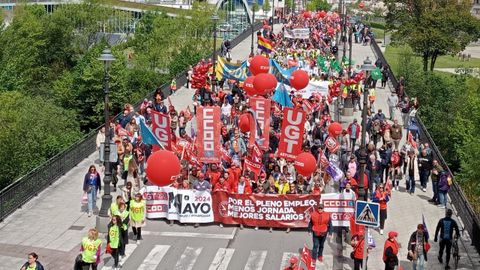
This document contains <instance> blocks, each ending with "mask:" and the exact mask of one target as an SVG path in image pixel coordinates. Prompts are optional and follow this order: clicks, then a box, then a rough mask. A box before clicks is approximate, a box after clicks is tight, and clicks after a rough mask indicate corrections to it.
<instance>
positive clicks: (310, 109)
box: [302, 99, 313, 114]
mask: <svg viewBox="0 0 480 270" xmlns="http://www.w3.org/2000/svg"><path fill="white" fill-rule="evenodd" d="M302 107H303V109H304V110H305V111H306V112H307V113H308V114H311V113H313V105H312V103H310V101H308V100H306V99H304V100H303V104H302Z"/></svg>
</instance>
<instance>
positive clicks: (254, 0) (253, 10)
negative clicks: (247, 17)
mask: <svg viewBox="0 0 480 270" xmlns="http://www.w3.org/2000/svg"><path fill="white" fill-rule="evenodd" d="M256 4H257V1H256V0H253V2H252V21H251V22H250V25H251V26H252V43H251V44H250V55H252V56H253V33H254V32H255V29H253V27H254V25H255V6H256Z"/></svg>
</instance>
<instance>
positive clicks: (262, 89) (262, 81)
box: [253, 73, 277, 95]
mask: <svg viewBox="0 0 480 270" xmlns="http://www.w3.org/2000/svg"><path fill="white" fill-rule="evenodd" d="M253 87H255V91H256V92H257V94H258V95H266V94H268V93H270V92H272V91H273V90H274V89H275V87H277V78H275V76H274V75H273V74H270V73H260V74H258V75H257V76H255V79H254V80H253Z"/></svg>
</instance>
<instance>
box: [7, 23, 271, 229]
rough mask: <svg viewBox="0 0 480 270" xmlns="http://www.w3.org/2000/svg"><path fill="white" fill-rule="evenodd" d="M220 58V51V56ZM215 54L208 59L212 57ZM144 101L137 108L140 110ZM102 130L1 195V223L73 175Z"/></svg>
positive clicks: (164, 87)
mask: <svg viewBox="0 0 480 270" xmlns="http://www.w3.org/2000/svg"><path fill="white" fill-rule="evenodd" d="M253 27H254V31H258V30H259V29H260V28H261V27H262V23H261V22H258V23H256V24H254V25H253ZM251 32H252V30H251V28H248V29H247V30H245V31H244V32H242V33H241V34H240V35H238V36H237V37H236V38H234V39H233V40H231V45H232V48H234V47H236V46H237V45H238V44H240V42H242V41H243V40H245V39H246V38H249V37H250V35H251ZM216 53H217V55H219V53H220V52H219V51H217V52H216ZM212 55H213V53H212V54H211V55H209V56H208V57H212ZM185 73H186V72H185V71H184V72H182V73H181V74H180V75H178V76H176V81H177V85H185V84H186V82H187V78H186V75H185ZM160 88H161V90H162V92H163V94H164V96H169V95H170V82H168V83H165V84H163V85H162V86H160ZM154 93H155V91H153V92H151V93H150V94H149V95H148V96H147V97H146V98H149V99H151V98H152V97H153V95H154ZM142 101H143V99H142V100H140V101H138V102H137V103H136V104H135V108H136V109H137V110H138V108H139V107H140V104H141V103H142ZM101 127H103V125H102V126H100V127H98V128H96V129H95V130H92V131H91V132H90V133H89V134H87V135H85V136H84V137H83V138H82V139H80V140H79V141H77V142H76V143H74V144H73V145H71V146H70V147H68V148H67V149H65V150H63V151H62V152H60V153H58V154H57V155H55V156H53V157H52V158H50V159H49V160H48V161H46V162H45V163H43V164H41V165H40V166H38V167H36V168H35V169H33V170H31V171H30V172H28V173H27V174H25V175H24V176H22V177H20V178H18V179H17V180H15V181H14V182H13V183H11V184H10V185H8V186H7V187H5V188H4V189H2V190H1V191H0V221H3V220H4V219H5V218H6V217H7V216H9V215H10V214H12V213H13V212H15V210H17V209H18V208H20V207H22V205H24V204H25V203H27V202H28V201H30V200H31V199H32V198H33V197H35V196H37V195H38V194H39V193H40V192H42V191H43V190H44V189H46V188H47V187H49V186H50V185H51V184H53V183H54V182H55V181H56V180H58V179H59V178H60V177H61V176H62V175H64V174H65V173H67V172H68V171H70V170H71V169H72V168H73V167H75V166H76V165H77V164H79V163H80V162H81V161H82V160H84V159H85V158H87V157H88V156H90V155H91V154H92V153H93V152H95V151H96V144H95V141H96V136H97V133H98V131H99V130H100V128H101Z"/></svg>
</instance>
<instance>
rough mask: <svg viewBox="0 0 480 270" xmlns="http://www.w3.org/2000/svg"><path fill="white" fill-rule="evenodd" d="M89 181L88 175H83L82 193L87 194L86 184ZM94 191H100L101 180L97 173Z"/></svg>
mask: <svg viewBox="0 0 480 270" xmlns="http://www.w3.org/2000/svg"><path fill="white" fill-rule="evenodd" d="M89 181H90V173H87V174H85V177H84V178H83V191H85V192H87V191H88V186H89V185H88V182H89ZM96 189H97V190H101V189H102V178H101V177H100V174H99V173H98V172H97V181H96Z"/></svg>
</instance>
